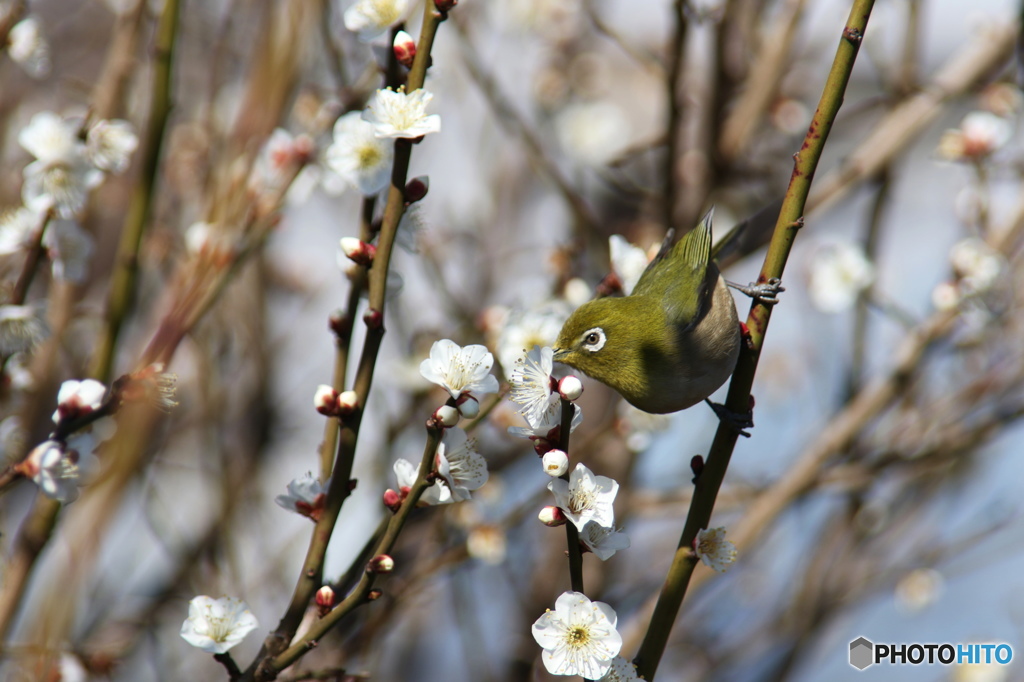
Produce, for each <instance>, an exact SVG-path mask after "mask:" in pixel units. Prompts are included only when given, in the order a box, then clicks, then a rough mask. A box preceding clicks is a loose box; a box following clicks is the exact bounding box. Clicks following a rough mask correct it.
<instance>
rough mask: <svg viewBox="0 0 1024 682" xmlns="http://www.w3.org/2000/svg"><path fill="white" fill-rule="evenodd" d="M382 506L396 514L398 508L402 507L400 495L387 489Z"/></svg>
mask: <svg viewBox="0 0 1024 682" xmlns="http://www.w3.org/2000/svg"><path fill="white" fill-rule="evenodd" d="M384 506H385V507H387V508H388V509H390V510H391V511H392V512H397V511H398V508H399V507H401V506H402V493H400V492H398V491H397V490H392V489H391V488H388V489H387V490H385V491H384Z"/></svg>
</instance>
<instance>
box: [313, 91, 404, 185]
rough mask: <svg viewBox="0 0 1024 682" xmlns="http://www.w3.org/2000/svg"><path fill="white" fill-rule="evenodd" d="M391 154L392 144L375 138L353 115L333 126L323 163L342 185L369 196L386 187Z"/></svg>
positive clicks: (369, 127) (370, 128) (359, 117)
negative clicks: (339, 179) (331, 138)
mask: <svg viewBox="0 0 1024 682" xmlns="http://www.w3.org/2000/svg"><path fill="white" fill-rule="evenodd" d="M394 153H395V152H394V144H392V143H391V142H389V141H387V140H386V139H382V138H380V137H378V136H377V135H375V134H374V127H373V124H372V123H370V122H368V121H365V120H363V116H362V114H361V113H360V112H358V111H353V112H350V113H347V114H345V115H344V116H342V117H341V118H339V119H338V120H337V122H335V124H334V141H333V142H331V146H329V147H328V148H327V152H326V154H325V157H324V159H325V162H326V163H327V167H328V168H329V169H330V170H332V171H334V172H335V173H336V174H337V175H338V176H339V177H340V178H341V179H342V180H343V181H344V182H345V183H346V184H348V185H350V186H353V187H356V188H358V189H359V191H360V192H362V193H363V194H364V195H372V194H376V193H377V192H379V191H381V190H382V189H384V188H385V187H387V186H388V182H389V181H390V180H391V164H392V162H393V160H394Z"/></svg>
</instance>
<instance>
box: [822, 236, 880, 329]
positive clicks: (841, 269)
mask: <svg viewBox="0 0 1024 682" xmlns="http://www.w3.org/2000/svg"><path fill="white" fill-rule="evenodd" d="M874 281H875V266H874V265H873V264H872V263H871V261H870V260H868V258H867V256H866V255H865V254H864V250H863V249H862V248H861V247H860V246H858V245H856V244H853V243H846V242H840V243H835V244H831V245H829V246H827V247H825V248H823V249H822V250H821V251H820V252H819V253H818V255H817V256H816V257H815V258H814V260H813V261H812V262H811V272H810V283H809V285H808V292H809V293H810V296H811V302H812V303H813V304H814V306H815V307H816V308H817V309H818V310H820V311H821V312H823V313H840V312H843V311H844V310H847V309H849V308H850V306H852V305H853V304H854V303H855V302H856V301H857V296H858V295H860V292H861V291H863V290H865V289H867V288H868V287H869V286H871V284H872V283H873V282H874Z"/></svg>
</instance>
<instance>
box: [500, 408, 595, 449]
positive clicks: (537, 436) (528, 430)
mask: <svg viewBox="0 0 1024 682" xmlns="http://www.w3.org/2000/svg"><path fill="white" fill-rule="evenodd" d="M573 410H574V412H573V415H572V421H571V422H570V423H569V433H572V432H573V431H575V430H576V427H577V426H579V425H580V424H582V423H583V410H581V409H580V406H579V405H573ZM561 429H562V415H561V414H560V410H559V411H551V412H550V413H548V414H547V416H546V417H545V418H544V419H543V420H542V421H541V422H540V423H539V424H536V425H535V426H510V427H508V432H509V433H510V434H512V435H513V436H518V437H519V438H529V439H530V440H532V441H534V448H537V447H538V445H543V443H541V442H540V441H546V442H548V443H551V444H552V445H551V446H550V447H547V448H545V449H544V450H543V451H540V452H538V454H541V455H543V454H544V452H547V451H548V450H550V449H551V448H552V447H555V445H553V444H555V443H558V440H559V435H560V433H561Z"/></svg>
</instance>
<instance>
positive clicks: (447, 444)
mask: <svg viewBox="0 0 1024 682" xmlns="http://www.w3.org/2000/svg"><path fill="white" fill-rule="evenodd" d="M434 464H435V468H436V470H437V473H438V475H439V476H440V477H441V478H443V479H444V481H445V483H447V484H448V489H449V490H450V491H451V499H452V501H453V502H461V501H463V500H468V499H469V498H470V497H472V496H471V495H470V491H472V490H477V489H479V488H480V487H481V486H482V485H483V484H484V483H486V482H487V477H488V472H487V461H486V460H485V459H484V458H483V457H482V456H481V455H480V453H478V452H477V451H476V440H475V439H473V438H469V437H468V436H467V435H466V432H465V431H463V430H462V429H458V428H452V429H448V430H446V431H445V432H444V435H443V436H442V437H441V442H440V443H438V445H437V454H436V455H435V457H434Z"/></svg>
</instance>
